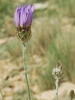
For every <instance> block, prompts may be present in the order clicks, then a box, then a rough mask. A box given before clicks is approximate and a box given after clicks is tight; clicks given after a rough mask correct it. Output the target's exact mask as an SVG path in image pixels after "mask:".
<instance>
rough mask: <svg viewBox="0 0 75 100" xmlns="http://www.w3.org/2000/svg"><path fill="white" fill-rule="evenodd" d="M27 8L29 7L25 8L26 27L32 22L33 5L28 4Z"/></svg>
mask: <svg viewBox="0 0 75 100" xmlns="http://www.w3.org/2000/svg"><path fill="white" fill-rule="evenodd" d="M29 8H30V9H27V10H28V13H27V21H26V27H28V26H30V25H31V23H32V17H33V11H34V6H30V7H29Z"/></svg>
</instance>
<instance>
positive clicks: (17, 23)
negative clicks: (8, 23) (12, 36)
mask: <svg viewBox="0 0 75 100" xmlns="http://www.w3.org/2000/svg"><path fill="white" fill-rule="evenodd" d="M20 12H21V6H20V7H17V8H16V11H15V14H14V22H15V25H16V27H19V26H20Z"/></svg>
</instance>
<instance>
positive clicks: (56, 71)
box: [52, 62, 63, 79]
mask: <svg viewBox="0 0 75 100" xmlns="http://www.w3.org/2000/svg"><path fill="white" fill-rule="evenodd" d="M62 73H63V71H62V66H61V65H60V63H59V62H58V63H57V64H56V66H55V67H54V68H53V71H52V75H53V76H54V78H55V79H56V78H57V77H58V78H59V79H60V78H61V76H62Z"/></svg>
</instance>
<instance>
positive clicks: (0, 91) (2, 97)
mask: <svg viewBox="0 0 75 100" xmlns="http://www.w3.org/2000/svg"><path fill="white" fill-rule="evenodd" d="M0 93H1V96H2V100H4V97H3V94H2V91H1V89H0Z"/></svg>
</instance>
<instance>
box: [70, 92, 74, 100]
mask: <svg viewBox="0 0 75 100" xmlns="http://www.w3.org/2000/svg"><path fill="white" fill-rule="evenodd" d="M69 96H70V98H71V100H72V99H73V98H74V91H73V90H71V91H70V93H69Z"/></svg>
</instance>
